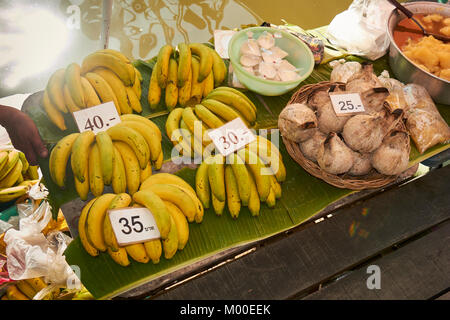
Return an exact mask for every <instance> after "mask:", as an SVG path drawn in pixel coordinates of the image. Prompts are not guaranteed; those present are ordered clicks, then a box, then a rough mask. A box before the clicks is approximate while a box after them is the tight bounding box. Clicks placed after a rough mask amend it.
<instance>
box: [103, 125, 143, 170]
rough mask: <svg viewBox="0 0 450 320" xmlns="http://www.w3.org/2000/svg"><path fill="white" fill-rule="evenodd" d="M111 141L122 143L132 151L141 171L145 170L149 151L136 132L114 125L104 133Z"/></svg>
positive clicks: (141, 137)
mask: <svg viewBox="0 0 450 320" xmlns="http://www.w3.org/2000/svg"><path fill="white" fill-rule="evenodd" d="M106 132H107V133H108V134H109V135H110V137H111V139H112V140H113V141H122V142H125V143H126V144H128V145H129V146H130V147H131V149H133V151H134V153H135V154H136V157H137V158H138V161H139V165H140V168H141V169H145V167H146V166H147V163H148V162H149V160H150V150H149V148H148V145H147V142H146V141H145V139H144V137H143V136H142V135H141V134H140V133H139V132H137V131H136V130H134V129H132V128H129V127H126V126H119V125H116V126H114V127H111V128H109V129H108V130H107V131H106Z"/></svg>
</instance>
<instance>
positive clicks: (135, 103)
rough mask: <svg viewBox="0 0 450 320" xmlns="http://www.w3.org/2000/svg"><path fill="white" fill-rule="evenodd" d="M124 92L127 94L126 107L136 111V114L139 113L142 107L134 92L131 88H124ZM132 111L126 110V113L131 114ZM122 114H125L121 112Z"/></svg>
mask: <svg viewBox="0 0 450 320" xmlns="http://www.w3.org/2000/svg"><path fill="white" fill-rule="evenodd" d="M125 90H126V92H127V99H128V105H129V106H130V107H131V109H132V110H134V111H136V112H137V113H141V112H142V105H141V101H140V100H139V98H138V96H137V95H136V92H135V91H134V90H133V88H132V87H125ZM132 110H127V112H128V113H133V111H132ZM122 113H126V112H122Z"/></svg>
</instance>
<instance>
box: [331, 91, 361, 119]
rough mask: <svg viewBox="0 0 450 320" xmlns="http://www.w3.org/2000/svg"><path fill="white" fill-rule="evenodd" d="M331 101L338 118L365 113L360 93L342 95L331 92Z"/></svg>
mask: <svg viewBox="0 0 450 320" xmlns="http://www.w3.org/2000/svg"><path fill="white" fill-rule="evenodd" d="M330 99H331V103H332V104H333V108H334V111H335V112H336V115H337V116H345V115H348V114H352V113H361V112H364V111H365V109H364V105H363V103H362V101H361V96H360V95H359V93H344V94H342V93H338V92H336V93H332V92H330Z"/></svg>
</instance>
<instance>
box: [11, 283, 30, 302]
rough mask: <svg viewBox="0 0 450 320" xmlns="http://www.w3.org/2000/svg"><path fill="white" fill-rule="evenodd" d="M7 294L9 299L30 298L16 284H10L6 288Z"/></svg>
mask: <svg viewBox="0 0 450 320" xmlns="http://www.w3.org/2000/svg"><path fill="white" fill-rule="evenodd" d="M6 296H7V297H8V299H9V300H30V299H29V298H28V297H27V296H26V295H24V294H23V293H22V292H21V291H20V290H19V289H18V288H17V287H16V286H15V285H9V286H8V287H7V288H6Z"/></svg>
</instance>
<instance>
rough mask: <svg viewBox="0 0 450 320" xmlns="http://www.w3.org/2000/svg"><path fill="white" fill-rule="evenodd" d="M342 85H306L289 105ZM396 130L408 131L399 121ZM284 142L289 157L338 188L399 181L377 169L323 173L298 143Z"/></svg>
mask: <svg viewBox="0 0 450 320" xmlns="http://www.w3.org/2000/svg"><path fill="white" fill-rule="evenodd" d="M341 84H342V83H338V82H334V83H333V82H328V81H324V82H319V83H316V84H310V85H305V86H303V87H302V88H300V89H299V90H298V91H297V92H296V93H294V94H293V95H292V97H291V99H290V100H289V102H288V104H291V103H305V102H306V100H307V99H308V96H309V94H310V93H311V92H312V91H313V90H317V89H321V88H323V89H324V90H327V89H328V88H329V87H331V86H333V85H341ZM395 129H396V130H399V131H404V132H407V131H406V127H405V125H404V123H403V121H398V122H397V124H396V127H395ZM283 142H284V144H285V145H286V149H287V151H288V153H289V155H290V156H291V157H292V158H293V159H294V160H295V161H296V162H297V163H298V164H299V165H300V166H302V167H303V169H305V170H306V171H307V172H308V173H309V174H311V175H313V176H315V177H316V178H319V179H322V180H324V181H325V182H327V183H329V184H331V185H333V186H335V187H338V188H345V189H352V190H364V189H374V188H381V187H384V186H386V185H388V184H390V183H392V182H394V181H395V180H397V178H398V176H386V175H383V174H380V173H378V172H377V171H376V170H375V169H372V171H371V172H369V174H367V175H364V176H352V175H349V174H342V175H334V174H330V173H327V172H325V171H323V170H322V169H321V168H320V167H319V165H318V164H317V163H315V162H313V161H311V160H309V159H307V158H306V157H304V156H303V153H302V151H301V150H300V147H299V145H298V143H296V142H294V141H291V140H289V139H287V138H285V137H283ZM408 148H409V150H410V148H411V147H410V145H409V142H408Z"/></svg>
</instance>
